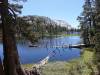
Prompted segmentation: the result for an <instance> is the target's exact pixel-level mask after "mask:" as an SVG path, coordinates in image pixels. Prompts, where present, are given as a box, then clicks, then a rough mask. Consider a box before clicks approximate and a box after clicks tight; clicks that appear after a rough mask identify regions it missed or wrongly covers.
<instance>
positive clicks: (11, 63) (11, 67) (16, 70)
mask: <svg viewBox="0 0 100 75" xmlns="http://www.w3.org/2000/svg"><path fill="white" fill-rule="evenodd" d="M0 1H1V2H2V3H3V5H2V7H1V20H2V29H3V51H4V62H3V63H4V71H5V75H25V73H24V71H23V70H22V68H21V66H20V62H19V57H18V52H17V47H16V41H15V36H14V27H15V26H14V24H13V21H12V17H11V15H10V14H9V11H8V0H0Z"/></svg>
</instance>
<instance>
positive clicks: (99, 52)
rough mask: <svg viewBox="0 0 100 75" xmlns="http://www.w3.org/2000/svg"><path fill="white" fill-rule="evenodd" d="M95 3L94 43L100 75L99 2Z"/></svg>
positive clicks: (98, 0) (97, 0) (99, 0)
mask: <svg viewBox="0 0 100 75" xmlns="http://www.w3.org/2000/svg"><path fill="white" fill-rule="evenodd" d="M95 1H96V41H95V50H96V51H95V53H96V54H95V55H96V62H97V66H98V67H97V68H98V70H99V74H98V75H100V0H95Z"/></svg>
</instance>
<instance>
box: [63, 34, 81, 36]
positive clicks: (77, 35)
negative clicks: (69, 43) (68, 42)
mask: <svg viewBox="0 0 100 75" xmlns="http://www.w3.org/2000/svg"><path fill="white" fill-rule="evenodd" d="M63 36H80V34H63Z"/></svg>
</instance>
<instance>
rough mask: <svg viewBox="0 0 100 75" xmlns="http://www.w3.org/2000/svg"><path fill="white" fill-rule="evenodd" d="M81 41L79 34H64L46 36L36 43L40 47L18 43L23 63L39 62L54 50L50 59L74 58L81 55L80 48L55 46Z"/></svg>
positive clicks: (0, 50) (0, 53)
mask: <svg viewBox="0 0 100 75" xmlns="http://www.w3.org/2000/svg"><path fill="white" fill-rule="evenodd" d="M80 42H81V39H80V37H79V36H62V37H57V38H52V39H49V38H44V39H41V40H39V42H38V43H36V45H38V46H39V47H29V44H28V42H25V43H24V44H22V43H21V42H19V43H18V44H17V48H18V53H19V57H20V61H21V63H22V64H29V63H37V62H39V61H40V60H42V59H43V58H45V57H46V56H48V54H49V53H50V52H52V51H54V55H53V56H52V57H51V58H50V61H68V60H71V59H73V58H77V57H80V49H76V48H61V47H60V48H54V47H55V46H63V45H69V44H78V43H80ZM2 49H3V47H2V43H0V56H1V58H2V59H3V51H2Z"/></svg>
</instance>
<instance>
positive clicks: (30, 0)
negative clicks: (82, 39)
mask: <svg viewBox="0 0 100 75" xmlns="http://www.w3.org/2000/svg"><path fill="white" fill-rule="evenodd" d="M83 3H84V0H27V2H25V3H24V4H23V9H22V15H24V16H26V15H39V16H47V17H50V18H51V19H54V20H55V19H56V20H64V21H66V22H67V23H69V24H70V25H71V26H72V27H77V26H78V25H79V23H78V21H77V20H76V19H77V16H79V15H80V13H81V12H82V6H83Z"/></svg>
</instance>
